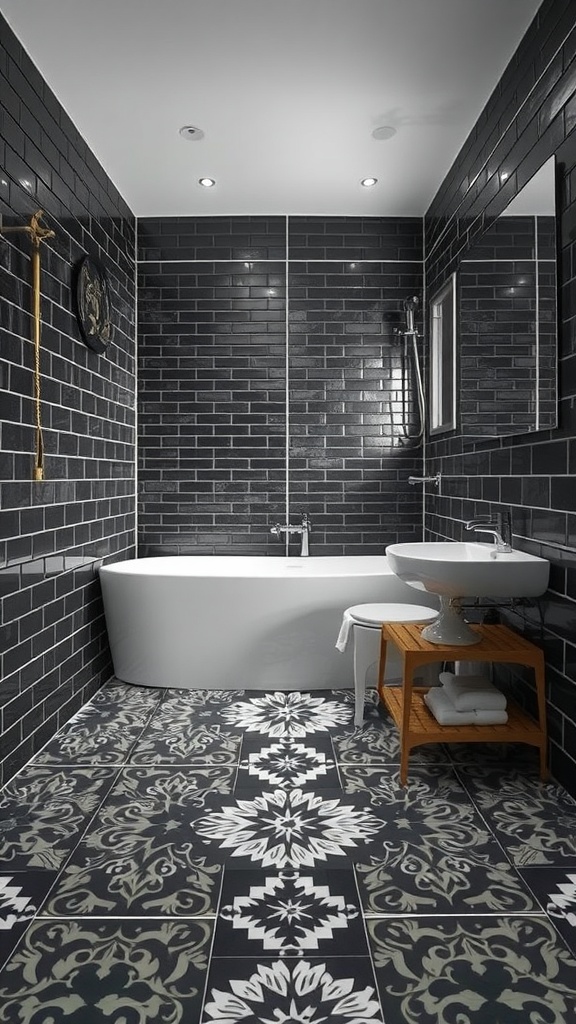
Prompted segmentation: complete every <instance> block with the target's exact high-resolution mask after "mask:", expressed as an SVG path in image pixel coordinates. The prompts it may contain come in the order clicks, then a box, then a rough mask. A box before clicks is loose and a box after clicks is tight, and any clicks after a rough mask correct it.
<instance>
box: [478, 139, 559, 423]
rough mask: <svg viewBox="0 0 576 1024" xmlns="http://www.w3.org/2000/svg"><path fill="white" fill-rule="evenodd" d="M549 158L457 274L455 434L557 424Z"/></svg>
mask: <svg viewBox="0 0 576 1024" xmlns="http://www.w3.org/2000/svg"><path fill="white" fill-rule="evenodd" d="M556 258H557V250H556V217H555V158H554V157H551V158H550V160H548V161H547V163H546V164H544V165H543V167H542V168H541V169H540V171H538V172H537V173H536V174H535V175H534V177H533V178H532V179H531V180H530V181H529V182H528V183H527V185H526V186H525V187H524V188H523V189H522V190H521V192H519V193H518V195H517V196H516V197H515V198H514V199H513V200H512V202H511V203H510V205H509V206H508V207H507V208H506V209H505V210H504V211H503V213H501V214H500V216H499V217H497V218H496V220H495V221H493V222H492V224H491V225H490V227H489V228H488V229H487V231H485V232H484V234H483V235H481V236H480V238H479V239H477V240H476V241H475V242H474V245H473V246H472V247H471V248H470V249H469V250H467V252H466V253H465V255H464V257H463V258H462V260H461V263H460V268H459V273H458V290H459V295H458V307H459V314H458V316H459V324H458V376H459V409H458V427H459V432H461V433H462V434H463V435H465V436H469V437H478V436H482V437H503V436H506V435H508V434H519V433H529V432H532V431H536V430H545V429H549V428H551V427H554V426H556V424H557V387H556V382H557V290H556Z"/></svg>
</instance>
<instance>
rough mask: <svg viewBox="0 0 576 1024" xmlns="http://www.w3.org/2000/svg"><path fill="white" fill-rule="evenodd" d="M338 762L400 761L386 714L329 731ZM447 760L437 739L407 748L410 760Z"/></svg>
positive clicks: (394, 733)
mask: <svg viewBox="0 0 576 1024" xmlns="http://www.w3.org/2000/svg"><path fill="white" fill-rule="evenodd" d="M332 742H333V744H334V753H335V755H336V760H337V761H338V764H397V765H399V764H400V738H399V734H398V728H397V726H396V725H395V723H394V722H393V721H392V719H391V718H390V717H389V716H385V717H380V716H377V717H370V718H366V719H365V721H364V724H363V726H362V727H361V728H352V727H350V726H347V727H346V728H345V729H339V730H338V731H333V732H332ZM419 763H421V764H448V763H449V758H448V755H447V753H446V748H445V746H444V745H443V744H441V743H426V744H424V745H423V746H421V747H415V748H414V750H412V751H411V752H410V766H412V765H413V764H419Z"/></svg>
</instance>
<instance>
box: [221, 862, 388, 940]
mask: <svg viewBox="0 0 576 1024" xmlns="http://www.w3.org/2000/svg"><path fill="white" fill-rule="evenodd" d="M351 950H354V953H355V954H356V955H361V954H363V955H366V956H367V955H368V946H367V943H366V933H365V930H364V923H363V920H362V913H361V910H360V903H359V899H358V892H357V889H356V882H355V879H354V873H353V871H352V869H348V870H339V869H338V868H336V869H334V870H331V871H308V872H298V871H290V870H287V871H274V872H272V871H265V872H264V871H262V870H258V871H235V870H233V869H230V868H227V869H226V871H225V874H224V883H223V886H222V896H221V900H220V909H219V912H218V918H217V923H216V935H215V938H214V947H213V955H214V956H236V957H238V956H241V957H245V956H253V957H269V956H291V957H293V956H323V957H324V956H348V955H349V954H350V951H351Z"/></svg>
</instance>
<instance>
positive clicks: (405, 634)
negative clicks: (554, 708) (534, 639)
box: [378, 623, 548, 785]
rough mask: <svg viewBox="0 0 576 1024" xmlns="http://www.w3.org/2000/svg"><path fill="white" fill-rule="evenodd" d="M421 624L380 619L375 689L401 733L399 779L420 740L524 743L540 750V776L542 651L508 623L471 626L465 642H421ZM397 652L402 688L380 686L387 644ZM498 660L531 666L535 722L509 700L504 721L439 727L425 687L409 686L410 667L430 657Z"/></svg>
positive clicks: (543, 725)
mask: <svg viewBox="0 0 576 1024" xmlns="http://www.w3.org/2000/svg"><path fill="white" fill-rule="evenodd" d="M422 628H423V627H422V625H415V624H402V623H384V624H383V625H382V643H381V649H380V666H379V671H378V693H379V695H380V699H381V700H382V702H383V704H385V706H386V707H387V708H388V710H389V711H390V714H391V715H392V717H393V719H394V721H395V723H396V725H397V726H398V729H399V731H400V748H401V758H400V781H401V783H402V784H403V785H405V783H406V779H407V772H408V757H409V754H410V750H411V749H412V747H416V746H421V745H422V744H424V743H529V744H531V745H532V746H536V747H538V749H539V751H540V775H541V777H542V778H543V779H546V778H547V777H548V773H547V768H546V744H547V740H546V707H545V693H544V685H545V684H544V654H543V652H542V651H541V650H540V648H538V647H536V646H535V645H534V644H532V643H530V641H528V640H525V639H524V637H522V636H518V635H517V634H516V633H514V632H513V631H512V630H511V629H509V628H508V627H507V626H474V627H472V628H473V629H474V630H475V632H477V633H478V643H476V644H473V645H470V646H451V645H450V646H449V645H441V644H432V643H430V642H429V641H427V640H423V639H422V636H421V630H422ZM388 642H391V643H393V644H394V646H395V647H396V648H397V649H398V651H399V652H400V655H401V657H402V661H403V665H404V673H403V683H402V686H400V687H398V686H385V685H384V667H385V661H386V650H387V644H388ZM463 658H464V659H465V660H466V661H500V662H508V663H514V664H518V665H529V666H531V667H532V668H533V669H534V674H535V679H536V691H537V695H538V721H537V722H535V721H534V720H533V719H532V718H530V717H529V715H527V714H526V713H525V712H524V711H523V710H522V709H521V708H520V707H518V706H517V705H516V704H514V703H513V702H510V701H509V702H508V706H507V709H506V710H507V712H508V721H507V722H506V723H505V724H504V725H440V724H439V722H437V721H436V719H435V718H434V715H433V714H432V713H431V711H429V709H428V707H427V706H426V704H425V702H424V693H426V692H427V689H428V688H425V689H422V688H420V687H414V686H413V684H412V677H413V672H414V669H415V668H417V667H419V666H421V665H424V664H429V663H431V662H435V661H458V660H461V659H463Z"/></svg>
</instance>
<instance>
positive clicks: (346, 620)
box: [335, 612, 354, 653]
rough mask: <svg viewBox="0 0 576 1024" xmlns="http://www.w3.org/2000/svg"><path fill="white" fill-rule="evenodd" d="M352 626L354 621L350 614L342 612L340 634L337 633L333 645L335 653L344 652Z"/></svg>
mask: <svg viewBox="0 0 576 1024" xmlns="http://www.w3.org/2000/svg"><path fill="white" fill-rule="evenodd" d="M353 625H354V619H353V618H352V616H351V615H350V612H344V617H343V619H342V625H341V626H340V632H339V633H338V639H337V641H336V644H335V647H336V650H337V651H342V653H344V651H345V650H346V645H347V643H348V641H349V639H350V630H351V629H352V627H353Z"/></svg>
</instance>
